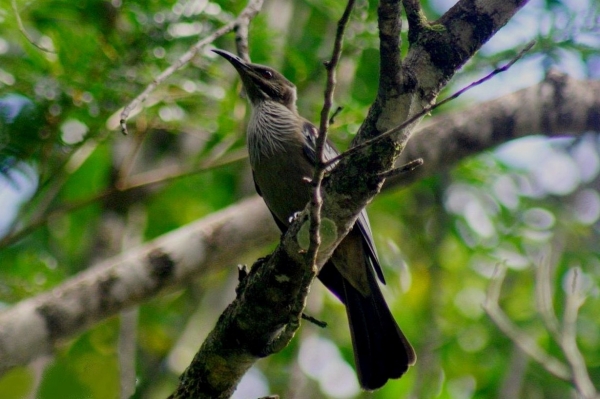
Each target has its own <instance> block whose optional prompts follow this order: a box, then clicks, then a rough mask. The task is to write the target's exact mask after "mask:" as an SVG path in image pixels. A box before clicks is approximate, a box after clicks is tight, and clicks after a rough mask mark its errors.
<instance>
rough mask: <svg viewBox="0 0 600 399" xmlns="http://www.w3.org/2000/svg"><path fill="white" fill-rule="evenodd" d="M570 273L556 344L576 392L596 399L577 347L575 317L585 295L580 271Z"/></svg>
mask: <svg viewBox="0 0 600 399" xmlns="http://www.w3.org/2000/svg"><path fill="white" fill-rule="evenodd" d="M570 272H571V281H570V283H571V284H570V287H569V289H567V290H566V291H567V300H566V304H565V311H564V315H563V323H562V334H561V335H562V336H561V340H560V341H558V342H559V344H560V347H561V349H562V351H563V353H564V355H565V357H566V358H567V362H568V363H569V366H570V367H571V371H572V372H573V383H574V384H575V386H576V387H577V391H578V392H579V393H580V394H581V396H583V398H585V399H596V398H598V394H597V392H596V388H595V387H594V384H593V383H592V380H591V379H590V375H589V373H588V371H587V367H586V365H585V359H584V358H583V355H582V354H581V351H580V350H579V347H578V346H577V328H576V323H577V316H578V314H579V308H580V307H581V306H582V305H583V304H584V302H585V295H584V294H583V293H582V290H581V284H582V283H581V276H580V275H581V269H579V268H578V267H575V268H573V269H571V271H570Z"/></svg>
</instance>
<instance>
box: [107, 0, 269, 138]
mask: <svg viewBox="0 0 600 399" xmlns="http://www.w3.org/2000/svg"><path fill="white" fill-rule="evenodd" d="M262 3H263V0H249V1H248V5H247V6H246V8H244V10H242V12H241V13H240V15H239V16H238V17H237V18H236V19H235V20H233V21H231V22H229V23H228V24H226V25H224V26H222V27H221V28H219V29H217V30H216V31H214V32H213V33H211V34H210V35H208V36H206V37H205V38H203V39H201V40H200V41H198V42H197V43H196V44H194V45H193V46H192V48H190V49H189V50H188V51H187V52H185V53H184V54H183V55H182V56H181V57H179V59H177V60H176V61H175V62H174V63H173V64H171V65H170V66H169V67H168V68H167V69H165V70H164V71H163V72H162V73H161V74H160V75H158V76H157V77H156V78H154V81H152V83H150V84H149V85H148V86H147V87H146V88H145V89H144V91H142V93H140V94H139V95H138V96H137V97H136V98H134V99H133V100H132V101H131V102H130V103H129V104H127V105H126V106H125V108H123V111H121V120H120V121H119V124H120V126H121V132H122V133H123V134H127V119H129V115H130V114H131V112H132V111H133V110H135V109H136V108H137V107H139V106H140V105H141V104H142V103H143V102H144V101H146V99H147V98H148V96H149V95H150V93H152V92H153V91H154V90H155V89H156V88H157V87H158V86H160V84H161V83H162V82H164V81H165V80H166V79H167V78H168V77H169V76H171V75H172V74H173V73H174V72H175V71H177V70H178V69H179V68H181V67H182V66H184V65H186V64H187V63H188V62H189V61H190V60H191V59H192V58H194V56H195V55H196V54H197V53H198V52H199V51H200V50H201V49H203V48H204V47H205V46H206V45H208V44H210V43H212V42H214V41H215V39H217V38H219V37H221V36H223V35H224V34H226V33H229V32H231V31H232V30H234V29H236V28H237V29H238V31H239V32H246V33H247V30H246V29H247V28H244V25H247V24H249V23H250V20H251V19H252V18H253V17H254V16H255V15H256V14H258V12H259V11H260V9H261V8H262ZM240 29H241V30H240ZM240 37H241V36H240ZM246 56H247V52H246Z"/></svg>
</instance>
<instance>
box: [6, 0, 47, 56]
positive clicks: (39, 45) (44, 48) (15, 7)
mask: <svg viewBox="0 0 600 399" xmlns="http://www.w3.org/2000/svg"><path fill="white" fill-rule="evenodd" d="M11 5H12V9H13V11H14V12H15V19H16V20H17V26H18V27H19V31H20V32H21V33H22V34H23V36H25V38H26V39H27V41H29V43H31V44H32V45H34V46H35V47H37V48H38V49H39V50H42V51H45V52H46V53H51V54H56V51H54V50H51V49H49V48H46V47H44V46H42V45H41V44H37V43H36V42H35V41H34V40H33V38H32V37H31V36H29V33H27V30H25V26H23V21H22V20H21V15H20V14H19V10H18V9H17V2H16V0H11Z"/></svg>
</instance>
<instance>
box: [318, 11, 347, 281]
mask: <svg viewBox="0 0 600 399" xmlns="http://www.w3.org/2000/svg"><path fill="white" fill-rule="evenodd" d="M353 8H354V0H348V4H347V5H346V9H345V10H344V14H343V15H342V17H341V18H340V20H339V21H338V25H337V31H336V36H335V41H334V45H333V51H332V55H331V59H330V60H329V61H327V62H325V68H326V69H327V84H326V87H325V94H324V100H323V108H322V110H321V121H320V124H319V135H318V136H317V139H316V144H315V147H316V148H315V171H314V174H313V178H312V195H311V201H310V208H309V209H310V230H309V231H310V245H309V247H308V251H307V257H308V259H311V262H312V265H313V270H312V271H313V273H312V276H310V277H311V279H312V278H314V277H315V276H316V274H317V272H318V270H317V269H316V265H317V254H318V251H319V246H320V245H321V236H320V233H319V229H320V226H321V207H322V205H323V198H322V197H321V183H322V182H323V177H324V176H325V171H326V170H327V168H326V167H325V160H324V159H323V151H324V149H325V145H326V142H327V130H328V129H329V114H330V112H331V107H332V106H333V92H334V90H335V85H336V71H335V69H336V67H337V65H338V63H339V61H340V57H341V54H342V43H343V41H344V31H345V29H346V26H347V24H348V20H349V19H350V14H351V13H352V9H353Z"/></svg>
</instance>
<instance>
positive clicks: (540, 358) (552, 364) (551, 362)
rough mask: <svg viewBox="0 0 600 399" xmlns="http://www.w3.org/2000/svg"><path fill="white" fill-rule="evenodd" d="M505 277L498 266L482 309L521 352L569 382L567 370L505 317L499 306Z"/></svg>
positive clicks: (502, 270) (570, 375)
mask: <svg viewBox="0 0 600 399" xmlns="http://www.w3.org/2000/svg"><path fill="white" fill-rule="evenodd" d="M505 275H506V267H505V266H501V265H498V266H497V268H496V273H495V276H494V278H493V279H492V280H491V282H490V286H489V288H488V293H487V297H486V300H485V302H484V304H483V309H484V310H485V312H486V313H487V314H488V316H490V318H491V319H492V321H493V322H494V323H495V324H496V326H498V328H499V329H500V331H502V332H503V333H504V334H505V335H506V336H507V337H508V338H510V340H511V341H513V342H514V343H515V344H516V345H517V346H518V347H519V348H521V350H522V351H523V352H525V353H527V354H528V355H529V356H530V357H531V358H532V359H533V360H535V361H536V362H537V363H539V364H540V365H541V366H542V367H544V368H545V369H546V371H548V372H549V373H550V374H552V375H555V376H557V377H559V378H561V379H563V380H570V379H571V377H572V374H571V371H570V370H569V368H568V367H567V366H566V365H565V364H564V363H562V362H561V361H560V360H558V359H556V358H555V357H553V356H550V355H549V354H548V353H546V352H545V351H544V350H543V349H542V348H540V347H539V345H538V344H537V342H536V341H535V339H533V338H531V337H530V336H529V335H527V334H526V333H525V332H523V331H521V330H520V329H519V328H518V327H517V326H516V325H514V324H513V322H512V321H511V320H510V319H509V318H508V316H506V314H505V313H504V312H503V311H502V309H501V308H500V306H499V304H498V303H499V302H498V300H499V298H500V291H501V289H502V283H503V282H504V276H505Z"/></svg>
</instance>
